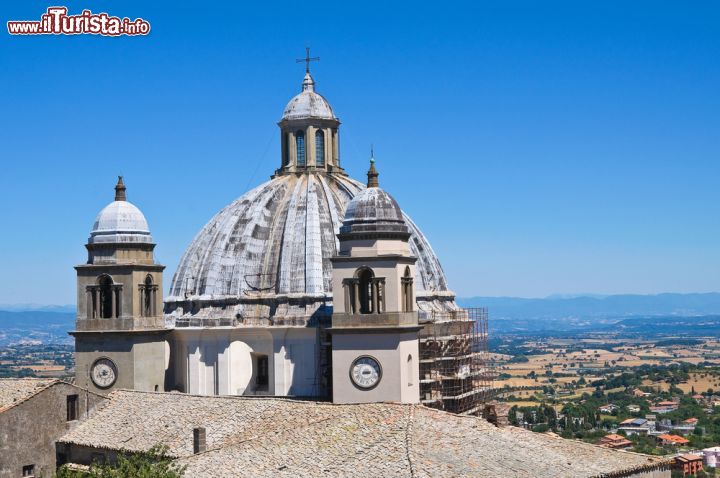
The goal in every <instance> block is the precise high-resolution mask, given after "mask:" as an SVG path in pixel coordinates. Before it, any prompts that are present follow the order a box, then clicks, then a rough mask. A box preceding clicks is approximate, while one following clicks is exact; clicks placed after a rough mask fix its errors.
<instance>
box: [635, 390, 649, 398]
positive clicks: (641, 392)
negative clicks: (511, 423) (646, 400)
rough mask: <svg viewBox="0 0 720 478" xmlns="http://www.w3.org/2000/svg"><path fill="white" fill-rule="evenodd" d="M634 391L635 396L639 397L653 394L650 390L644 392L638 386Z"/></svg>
mask: <svg viewBox="0 0 720 478" xmlns="http://www.w3.org/2000/svg"><path fill="white" fill-rule="evenodd" d="M632 393H633V396H634V397H638V398H643V397H649V396H650V395H651V394H650V392H643V391H642V390H640V389H639V388H636V389H635V390H633V392H632Z"/></svg>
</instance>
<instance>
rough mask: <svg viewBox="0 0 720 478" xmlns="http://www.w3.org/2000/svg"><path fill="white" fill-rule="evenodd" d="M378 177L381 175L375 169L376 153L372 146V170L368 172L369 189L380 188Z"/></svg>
mask: <svg viewBox="0 0 720 478" xmlns="http://www.w3.org/2000/svg"><path fill="white" fill-rule="evenodd" d="M378 176H380V174H379V173H378V172H377V169H375V151H374V148H373V147H372V146H370V169H369V170H368V173H367V177H368V182H367V187H369V188H377V187H380V183H379V182H378Z"/></svg>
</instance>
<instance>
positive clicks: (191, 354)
mask: <svg viewBox="0 0 720 478" xmlns="http://www.w3.org/2000/svg"><path fill="white" fill-rule="evenodd" d="M172 350H173V356H172V360H171V364H170V369H171V370H172V373H173V374H174V380H173V382H174V388H176V389H179V390H181V391H184V392H187V393H191V394H196V395H258V394H262V395H268V394H270V395H271V394H274V393H275V391H274V389H273V388H274V387H273V384H274V381H273V370H274V369H273V358H274V353H273V352H274V351H273V342H272V335H271V333H270V332H269V331H268V330H266V329H250V328H247V329H237V328H235V329H230V328H218V329H184V330H182V329H176V330H175V331H174V332H173V344H172ZM261 355H266V356H267V357H268V372H269V377H268V386H267V387H266V389H262V390H259V389H258V388H257V387H256V384H255V378H256V372H257V371H256V362H257V356H261Z"/></svg>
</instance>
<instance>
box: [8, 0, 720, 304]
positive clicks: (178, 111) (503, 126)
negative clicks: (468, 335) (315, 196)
mask: <svg viewBox="0 0 720 478" xmlns="http://www.w3.org/2000/svg"><path fill="white" fill-rule="evenodd" d="M63 4H64V5H67V6H68V8H69V10H70V13H79V12H80V11H81V10H82V9H83V8H91V9H92V10H93V11H95V12H100V11H106V12H108V13H110V14H111V15H117V16H120V17H123V16H127V17H130V18H136V17H143V18H145V19H147V20H148V21H149V22H150V23H151V25H152V33H151V34H150V35H149V36H147V37H133V38H128V37H123V38H103V37H96V36H74V37H68V36H64V37H60V36H42V37H13V36H10V35H8V34H7V32H6V31H3V32H2V34H0V65H2V66H3V68H2V73H0V91H2V96H3V101H2V103H1V105H0V112H2V115H1V116H0V164H1V165H2V167H1V170H0V204H2V224H3V227H2V243H1V245H2V247H0V268H1V269H2V274H0V303H18V302H37V303H55V304H57V303H72V302H74V297H75V275H74V270H73V268H72V267H73V265H75V264H78V263H82V262H83V261H84V260H85V259H86V255H85V249H84V243H85V241H86V239H87V235H88V232H89V230H90V227H91V225H92V222H93V219H94V217H95V215H96V214H97V212H98V211H99V210H100V209H101V208H102V207H103V206H104V205H105V204H106V203H108V202H109V201H110V200H111V199H112V193H113V191H112V187H113V185H114V182H115V179H116V176H117V175H118V174H123V175H124V176H125V178H126V184H127V186H128V198H129V199H130V200H131V201H132V202H134V203H135V204H137V205H138V206H139V207H140V208H141V209H142V210H143V211H144V212H145V214H146V216H147V218H148V220H149V222H150V226H151V228H152V232H153V235H154V237H155V239H156V241H157V243H158V246H157V249H156V252H157V259H158V260H159V261H161V262H162V263H164V264H166V265H167V266H168V268H167V277H166V285H167V284H168V283H169V282H170V277H171V276H172V273H173V272H174V270H175V267H176V265H177V262H178V261H179V259H180V256H181V255H182V253H183V251H184V249H185V247H186V246H187V245H188V244H189V242H190V241H191V239H192V238H193V236H194V235H195V234H196V232H197V231H198V230H199V229H200V228H201V227H202V225H203V224H204V223H205V222H207V221H208V220H209V219H210V217H211V216H212V215H213V214H214V213H215V212H217V211H218V210H219V209H220V208H222V207H223V206H224V205H226V204H228V203H229V202H231V201H232V200H233V199H235V198H236V197H238V196H240V195H241V194H242V193H244V192H245V191H246V190H248V189H250V188H251V187H254V186H255V185H257V184H259V183H260V182H262V181H264V180H266V179H267V178H268V177H269V175H270V174H271V173H272V171H273V170H274V168H276V167H277V165H278V164H279V145H278V131H277V126H276V124H275V123H276V122H277V121H278V120H279V118H280V116H281V113H282V110H283V107H284V105H285V103H286V102H287V101H288V100H289V99H290V98H291V97H292V96H293V95H294V94H296V92H297V91H298V90H299V88H300V82H301V79H302V75H303V67H302V65H298V64H296V63H295V61H294V60H295V58H298V57H300V56H302V55H303V54H304V47H305V46H306V45H310V46H311V47H312V53H313V55H319V56H320V57H321V61H320V62H319V64H315V65H313V74H314V76H315V79H316V81H317V83H318V91H319V92H320V93H322V94H323V95H324V96H326V98H328V99H329V101H330V102H331V104H332V105H333V107H334V109H335V112H336V114H337V115H338V116H339V117H340V119H341V121H342V122H343V125H342V127H341V148H342V150H341V159H342V161H343V164H344V166H345V167H346V169H347V170H348V172H349V173H350V174H351V175H352V176H353V177H356V178H363V177H364V173H365V171H366V168H367V156H368V149H369V145H370V143H374V145H375V152H376V158H377V161H378V163H377V164H378V168H379V170H380V172H381V177H380V180H381V185H382V186H383V187H385V188H386V189H387V190H388V191H390V192H391V193H392V194H393V195H394V196H395V197H396V198H397V199H398V201H399V202H400V204H401V206H402V207H403V208H404V209H405V210H406V211H407V212H408V213H409V214H410V215H411V216H412V217H413V219H414V220H415V221H416V222H417V223H418V224H419V225H420V227H421V228H422V229H423V231H424V232H425V233H426V235H427V236H428V237H429V239H430V241H431V243H432V245H433V247H434V249H435V250H436V252H437V253H438V255H439V256H440V258H441V261H442V263H443V266H444V268H445V271H446V273H447V275H448V277H449V280H450V285H451V287H452V288H453V289H454V290H455V291H456V292H457V293H458V294H459V295H462V296H470V295H512V296H527V297H537V296H545V295H548V294H553V293H566V294H573V293H584V292H592V293H602V294H611V293H658V292H667V291H673V292H703V291H720V226H718V204H720V187H718V181H719V180H720V115H719V113H718V112H719V111H720V96H719V94H718V85H720V28H718V24H720V5H719V4H718V3H717V2H663V1H652V2H650V1H647V2H642V1H638V2H620V1H617V2H613V1H606V2H576V1H567V2H553V1H549V2H513V1H510V2H508V1H497V2H483V1H480V2H468V3H453V2H451V3H437V2H428V3H424V2H413V3H404V4H403V3H396V2H378V3H374V2H363V3H357V4H355V5H351V4H350V2H325V3H322V4H321V5H318V6H317V7H312V6H311V5H310V4H307V3H302V4H298V3H297V2H293V3H289V2H288V3H284V2H247V3H246V2H213V3H212V4H208V3H206V2H192V3H191V2H162V1H153V2H147V1H130V0H125V1H123V2H107V1H97V0H93V1H92V2H90V1H88V0H85V1H83V2H80V1H74V0H73V1H68V2H64V3H63ZM50 5H52V4H48V3H42V2H37V1H28V0H22V1H21V0H15V1H4V2H2V6H1V7H0V13H2V15H1V16H2V24H3V29H4V28H5V27H4V24H5V22H6V21H8V20H25V19H29V20H34V19H39V17H40V15H41V14H42V13H44V11H45V9H46V8H47V7H48V6H50ZM210 5H211V6H210Z"/></svg>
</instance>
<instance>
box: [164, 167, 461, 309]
mask: <svg viewBox="0 0 720 478" xmlns="http://www.w3.org/2000/svg"><path fill="white" fill-rule="evenodd" d="M364 189H365V186H364V185H363V184H362V183H359V182H357V181H355V180H353V179H350V178H348V177H347V176H345V175H344V174H326V173H319V172H316V173H306V174H299V175H296V174H288V175H281V176H277V177H275V178H274V179H272V180H270V181H268V182H266V183H264V184H262V185H260V186H259V187H257V188H255V189H253V190H251V191H249V192H248V193H246V194H244V195H243V196H241V197H240V198H239V199H237V200H235V201H234V202H233V203H231V204H230V205H228V206H226V207H225V208H224V209H222V210H221V211H220V212H219V213H217V214H216V215H215V217H213V218H212V219H211V220H210V222H208V223H207V224H206V225H205V227H203V228H202V230H201V231H200V232H199V233H198V234H197V236H196V237H195V239H194V240H193V241H192V243H191V244H190V246H189V247H188V248H187V250H186V252H185V254H184V256H183V257H182V259H181V261H180V265H179V266H178V269H177V271H176V273H175V276H174V277H173V281H172V284H171V287H170V296H169V297H168V298H167V299H166V312H168V313H170V314H172V315H174V316H176V317H179V316H185V317H198V318H237V317H281V316H309V315H312V314H313V313H314V312H316V311H317V310H318V309H319V308H321V307H323V306H325V307H329V306H331V305H332V290H331V277H332V264H331V262H330V258H331V257H333V256H335V255H336V254H337V251H338V247H339V242H338V238H337V234H338V232H339V230H340V226H341V224H342V221H343V218H344V217H345V210H346V208H347V207H348V203H350V202H351V200H352V198H353V197H355V196H358V195H359V197H360V198H363V197H364V198H368V197H370V196H372V195H374V194H377V193H366V192H363V191H364ZM375 189H377V188H375ZM356 204H357V203H356ZM394 207H397V203H395V206H394ZM393 210H394V211H395V212H394V213H393V219H394V220H398V219H400V220H404V221H405V223H406V224H407V227H408V228H409V230H410V235H411V237H410V241H409V242H410V248H411V251H412V253H413V255H414V256H416V257H417V258H418V261H417V268H416V269H417V277H416V280H415V284H416V289H417V290H416V297H417V300H418V304H419V306H420V308H421V309H424V310H431V309H438V310H445V309H447V308H454V307H455V305H454V294H453V293H452V292H450V291H448V288H447V282H446V280H445V275H444V273H443V270H442V268H441V266H440V263H439V262H438V259H437V257H436V256H435V253H434V252H433V250H432V248H431V247H430V244H429V243H428V241H427V240H426V239H425V237H424V236H423V235H422V233H421V232H420V230H419V229H418V228H417V227H416V226H415V224H414V223H413V222H412V221H411V220H410V218H409V217H407V216H406V215H405V214H404V213H402V212H401V211H400V210H399V208H397V209H393ZM356 211H357V209H356ZM398 214H400V216H398Z"/></svg>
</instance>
